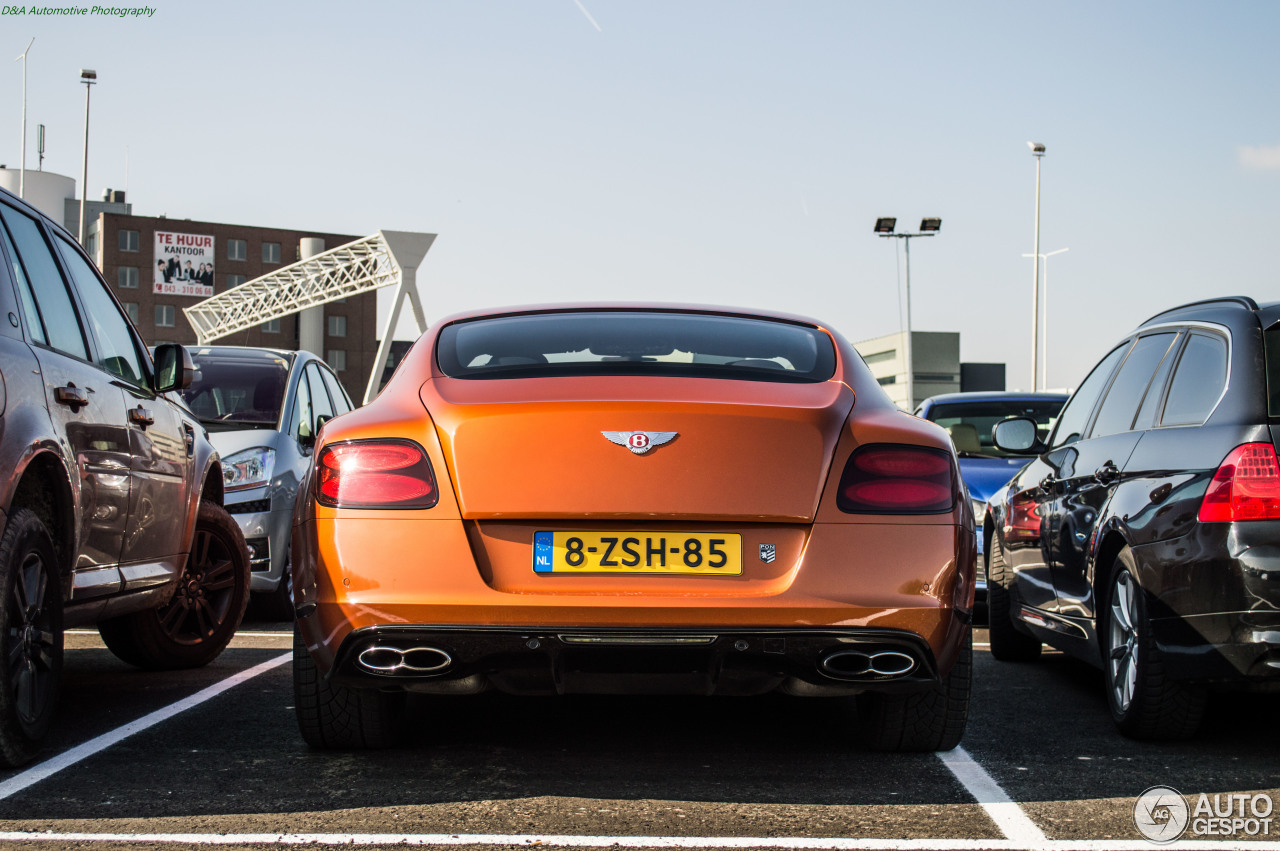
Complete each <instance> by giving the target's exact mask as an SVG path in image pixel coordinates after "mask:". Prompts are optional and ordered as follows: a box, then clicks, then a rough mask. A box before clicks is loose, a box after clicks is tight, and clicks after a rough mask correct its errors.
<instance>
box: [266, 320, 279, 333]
mask: <svg viewBox="0 0 1280 851" xmlns="http://www.w3.org/2000/svg"><path fill="white" fill-rule="evenodd" d="M262 333H264V334H279V333H280V320H279V319H268V320H267V321H266V322H263V323H262Z"/></svg>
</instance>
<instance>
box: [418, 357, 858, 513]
mask: <svg viewBox="0 0 1280 851" xmlns="http://www.w3.org/2000/svg"><path fill="white" fill-rule="evenodd" d="M421 398H422V402H423V404H424V405H425V406H426V408H427V409H428V411H430V413H431V417H432V419H433V420H434V422H435V424H436V429H437V433H438V435H439V438H440V442H441V446H442V449H443V451H444V456H445V460H446V463H447V464H448V467H449V471H448V472H449V476H450V479H451V480H452V482H453V486H454V490H455V492H456V494H457V497H458V503H459V507H460V508H461V511H462V516H463V517H464V518H466V519H469V520H486V519H508V520H510V519H521V518H525V519H584V520H607V519H615V518H616V519H624V518H632V519H643V520H658V519H662V520H678V521H679V520H683V521H691V522H693V521H706V520H722V519H736V520H741V521H747V522H806V523H810V522H812V521H813V517H814V514H815V512H816V510H817V503H818V498H819V495H820V493H821V490H822V487H823V484H824V483H825V481H826V478H827V474H828V470H829V466H830V463H831V456H832V452H833V450H834V447H835V443H836V439H837V437H838V436H839V433H840V429H841V426H842V425H843V423H844V421H845V419H846V417H847V416H848V413H849V410H850V408H851V407H852V405H853V402H854V398H853V393H852V391H851V390H850V389H849V388H848V387H847V386H845V385H844V384H843V383H840V382H838V381H826V382H818V383H794V384H793V383H773V382H763V381H726V380H706V379H684V378H682V379H656V378H653V377H633V376H612V377H575V378H542V379H537V380H528V379H514V380H512V379H506V380H502V379H498V380H483V381H477V380H459V379H450V378H436V379H434V380H432V381H428V382H427V383H425V384H424V385H423V387H422V390H421ZM637 434H639V435H644V436H637Z"/></svg>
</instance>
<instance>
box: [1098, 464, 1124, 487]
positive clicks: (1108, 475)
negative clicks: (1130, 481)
mask: <svg viewBox="0 0 1280 851" xmlns="http://www.w3.org/2000/svg"><path fill="white" fill-rule="evenodd" d="M1093 477H1094V478H1095V479H1097V480H1098V482H1099V483H1101V484H1104V485H1109V484H1111V483H1112V482H1114V481H1115V480H1116V479H1118V478H1120V468H1119V467H1117V466H1116V465H1115V463H1114V462H1112V461H1108V462H1107V463H1105V464H1103V465H1102V466H1101V467H1099V468H1098V469H1096V470H1094V471H1093Z"/></svg>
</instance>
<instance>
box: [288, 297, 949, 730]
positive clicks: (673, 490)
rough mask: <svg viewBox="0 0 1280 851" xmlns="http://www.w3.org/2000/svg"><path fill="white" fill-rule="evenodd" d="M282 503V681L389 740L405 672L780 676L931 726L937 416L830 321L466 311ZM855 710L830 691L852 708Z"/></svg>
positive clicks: (332, 721)
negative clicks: (285, 652)
mask: <svg viewBox="0 0 1280 851" xmlns="http://www.w3.org/2000/svg"><path fill="white" fill-rule="evenodd" d="M303 487H304V492H303V495H302V497H301V498H300V500H299V504H298V511H297V513H296V515H295V518H294V523H295V527H294V538H293V553H294V564H293V571H294V595H295V598H296V604H297V611H298V620H297V624H296V639H295V656H294V669H293V670H294V688H295V698H296V700H295V707H296V711H297V716H298V722H299V726H300V728H301V732H302V735H303V737H304V739H305V740H306V741H307V742H308V743H309V744H311V745H312V746H315V747H318V748H332V747H356V748H361V747H382V746H386V745H389V744H391V743H392V742H393V741H394V739H395V735H394V729H395V723H396V721H397V719H398V718H399V717H400V716H401V713H402V712H403V711H404V707H405V704H404V697H405V694H406V693H408V692H414V693H429V694H439V695H465V694H474V693H478V692H481V691H484V690H486V689H489V688H497V689H500V690H503V691H506V692H511V693H516V694H568V693H609V694H636V693H668V694H697V695H710V694H738V695H754V694H761V693H765V692H773V691H781V692H784V693H787V694H791V695H800V696H828V697H829V696H839V697H842V698H844V699H845V700H846V701H848V700H850V699H851V698H853V697H855V696H856V698H857V701H858V709H857V719H856V722H855V720H854V718H853V717H850V718H849V723H848V724H847V725H844V726H839V727H836V728H833V729H832V730H831V735H832V738H833V739H834V740H836V741H840V740H844V739H845V738H846V737H849V736H852V735H853V734H854V732H853V731H855V730H859V729H860V731H861V734H862V736H863V737H864V739H865V741H866V742H867V744H868V745H870V746H871V747H873V748H878V749H884V750H905V751H915V750H934V749H949V748H952V747H954V746H955V745H956V744H957V742H959V740H960V737H961V735H962V733H963V731H964V727H965V722H966V717H967V709H968V703H969V684H970V663H971V643H970V641H971V639H970V627H969V624H970V620H971V617H972V608H973V588H974V551H973V540H974V538H973V527H972V525H971V524H972V516H973V515H972V510H971V507H970V505H969V503H968V502H967V501H966V500H964V499H963V498H962V496H961V494H962V492H963V486H962V485H961V482H960V477H959V472H958V468H957V463H956V456H955V450H954V448H953V447H952V445H951V441H950V440H949V439H948V437H947V434H946V432H944V431H943V430H942V429H940V428H938V427H937V426H935V425H933V424H931V423H927V422H925V421H923V420H920V419H918V418H916V417H912V416H910V415H908V414H906V413H904V412H901V411H898V410H897V408H896V407H895V406H894V405H893V403H892V402H890V400H889V399H888V397H887V396H886V395H885V394H884V392H883V391H882V390H881V389H880V387H879V385H878V384H877V383H876V380H875V378H874V377H873V376H872V374H871V372H870V370H869V369H868V368H867V366H866V365H865V363H863V361H862V359H861V358H860V357H859V356H858V355H857V353H856V352H855V351H854V349H853V348H852V347H851V346H850V345H849V344H848V343H847V342H845V340H844V339H842V338H841V337H839V336H838V335H836V334H835V333H833V332H831V331H829V330H827V326H825V325H820V324H818V323H815V322H813V321H811V320H804V319H799V318H793V317H786V316H781V315H773V314H764V313H754V312H745V311H737V310H728V309H711V308H693V307H679V306H660V305H648V306H643V305H637V306H630V307H619V306H608V307H604V306H592V305H581V306H576V307H554V308H553V307H546V308H538V307H534V308H522V309H512V310H509V311H503V312H483V313H473V314H467V315H462V316H458V317H454V318H452V319H449V320H446V321H444V322H442V323H441V324H439V325H437V326H436V327H435V329H434V330H433V331H431V332H429V333H428V334H427V335H425V336H424V337H423V338H422V339H420V340H419V341H418V342H417V344H416V345H415V346H414V347H413V349H412V350H411V351H410V352H409V354H408V355H407V356H406V358H405V360H404V361H403V362H402V363H401V364H400V367H399V369H398V370H397V371H396V373H395V375H394V376H393V377H392V379H391V381H390V383H389V384H388V385H387V387H386V388H385V389H384V390H383V391H382V393H381V395H379V396H378V397H377V398H376V399H375V400H374V401H373V402H371V403H370V404H368V405H366V406H364V407H363V408H360V409H358V410H356V411H353V412H351V413H350V414H347V415H345V416H343V417H340V418H338V419H335V420H332V421H330V422H328V423H327V424H326V425H325V426H324V428H323V429H322V430H321V432H320V435H319V438H318V440H317V443H316V447H315V464H314V466H313V467H312V468H311V470H310V471H309V476H308V479H307V480H306V481H305V482H304V484H303ZM850 708H852V704H850Z"/></svg>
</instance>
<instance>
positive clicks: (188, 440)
mask: <svg viewBox="0 0 1280 851" xmlns="http://www.w3.org/2000/svg"><path fill="white" fill-rule="evenodd" d="M182 442H183V443H185V444H186V445H187V457H188V458H190V457H191V456H192V455H195V454H196V430H195V429H194V428H192V427H191V426H190V425H189V424H187V423H183V424H182Z"/></svg>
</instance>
